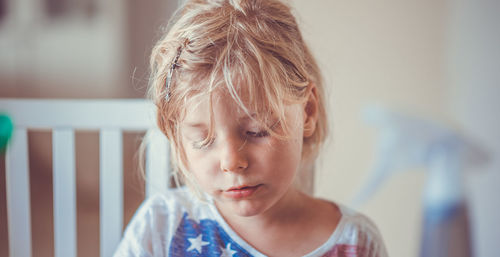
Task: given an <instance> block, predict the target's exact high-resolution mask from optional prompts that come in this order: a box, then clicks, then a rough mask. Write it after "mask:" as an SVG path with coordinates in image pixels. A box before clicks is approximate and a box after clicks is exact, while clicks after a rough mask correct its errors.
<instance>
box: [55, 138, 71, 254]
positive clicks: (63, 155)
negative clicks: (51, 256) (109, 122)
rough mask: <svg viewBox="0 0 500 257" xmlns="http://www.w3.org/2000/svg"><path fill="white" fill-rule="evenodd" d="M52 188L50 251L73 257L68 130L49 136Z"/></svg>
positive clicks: (69, 140) (69, 139)
mask: <svg viewBox="0 0 500 257" xmlns="http://www.w3.org/2000/svg"><path fill="white" fill-rule="evenodd" d="M52 153H53V154H52V156H53V187H54V251H55V256H56V257H66V256H67V257H76V253H77V248H76V173H75V135H74V131H73V130H72V129H54V130H53V133H52Z"/></svg>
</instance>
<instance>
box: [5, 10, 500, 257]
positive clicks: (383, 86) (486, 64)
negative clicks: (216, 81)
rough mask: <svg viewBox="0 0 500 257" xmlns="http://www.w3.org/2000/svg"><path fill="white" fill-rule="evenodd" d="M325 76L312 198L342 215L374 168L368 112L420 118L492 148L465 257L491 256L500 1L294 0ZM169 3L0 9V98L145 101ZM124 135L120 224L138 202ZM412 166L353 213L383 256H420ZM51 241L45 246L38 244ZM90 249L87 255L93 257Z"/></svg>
mask: <svg viewBox="0 0 500 257" xmlns="http://www.w3.org/2000/svg"><path fill="white" fill-rule="evenodd" d="M291 4H292V5H293V6H294V7H295V9H296V14H297V17H298V20H299V23H300V24H301V27H302V30H303V34H304V38H305V39H306V41H307V42H308V43H309V45H310V47H311V49H312V51H313V53H314V54H315V56H316V57H317V59H318V62H319V64H320V66H321V68H322V71H323V74H324V77H325V80H326V85H327V91H328V96H327V97H326V99H328V104H329V106H328V108H329V118H330V122H331V126H332V130H331V137H330V139H329V141H328V142H327V145H326V147H325V149H324V151H323V152H322V157H321V158H320V160H319V162H318V165H317V169H316V176H315V179H316V180H315V191H316V194H317V195H318V196H320V197H323V198H327V199H330V200H334V201H338V202H340V203H345V204H349V203H350V201H351V199H352V198H353V196H354V195H355V194H356V192H357V191H358V190H359V189H360V188H361V185H362V184H363V182H364V181H365V180H366V178H367V176H368V173H369V171H370V169H371V168H372V166H373V165H374V161H375V158H376V153H375V151H374V150H375V143H376V137H377V134H376V131H375V130H374V129H373V128H372V127H370V126H367V125H366V124H365V123H364V122H363V120H362V119H361V111H362V110H363V108H364V107H365V106H367V105H370V104H377V105H382V106H387V107H388V108H392V109H394V110H401V111H404V112H407V113H413V114H417V115H419V116H421V117H427V118H429V119H432V120H436V121H439V122H442V123H445V124H448V125H449V126H451V127H453V128H454V129H456V130H457V131H461V132H462V133H464V134H467V135H468V136H469V137H470V138H472V139H474V140H475V141H476V142H477V143H478V144H480V145H482V146H483V147H484V148H485V149H487V151H488V154H489V156H490V160H489V162H488V164H487V165H484V166H481V167H477V168H476V169H474V170H468V171H467V172H466V173H465V177H464V178H465V182H466V183H465V191H466V199H467V201H468V205H469V219H470V220H469V222H470V237H471V241H472V246H473V247H472V248H473V254H474V256H478V257H495V256H499V255H500V251H499V250H498V247H497V246H496V244H497V242H498V239H499V238H500V225H499V224H500V223H499V222H498V220H497V218H498V217H500V200H499V199H498V196H500V187H498V183H500V160H499V156H500V118H499V115H498V112H499V111H500V101H498V100H497V99H498V97H500V48H499V47H498V46H499V45H500V16H499V15H498V13H500V1H496V0H454V1H447V0H437V1H397V0H380V1H363V2H361V1H336V0H316V1H300V0H293V1H291ZM177 5H178V1H177V0H163V1H159V0H154V1H153V0H151V1H121V0H108V1H105V0H41V1H40V0H0V97H2V98H74V99H76V98H143V97H144V95H145V89H146V85H147V77H148V74H147V71H148V56H149V53H150V49H151V47H152V45H153V43H154V42H155V41H156V40H157V39H158V38H159V37H160V36H161V31H162V30H161V29H160V28H161V27H162V26H164V25H166V23H167V20H168V19H169V17H170V15H171V13H172V12H173V11H174V10H175V8H176V7H177ZM141 136H142V135H141V134H137V133H128V134H125V136H124V168H125V170H124V174H125V177H124V189H125V220H124V221H125V223H127V222H128V220H129V219H130V217H131V215H132V214H133V212H134V210H135V209H136V208H137V206H138V205H139V204H140V202H141V201H142V200H143V198H144V193H143V190H144V185H143V182H141V180H140V179H139V176H138V175H137V170H136V168H135V167H136V166H137V163H136V161H135V160H136V159H135V152H136V149H137V146H138V144H139V141H140V137H141ZM29 140H30V145H29V161H30V178H31V202H32V216H31V218H32V233H33V256H34V257H45V256H47V257H48V256H53V255H54V249H53V241H52V236H53V221H52V171H51V170H52V161H51V160H52V157H51V150H50V149H51V133H50V132H49V131H31V132H30V133H29ZM98 142H99V138H98V134H97V132H93V131H78V132H77V133H76V147H77V149H76V151H77V156H79V157H78V158H77V160H76V163H77V184H78V185H77V201H78V206H77V212H78V214H77V217H78V236H77V237H78V255H79V256H98V254H99V248H98V247H94V246H97V245H98V243H99V214H98V210H99V197H98V193H99V185H98V181H99V174H98V169H99V164H98ZM4 163H5V157H4V156H3V155H2V156H1V157H0V256H8V242H7V225H6V224H7V223H6V222H7V212H6V203H5V202H6V196H5V169H4ZM426 176H427V174H426V173H425V172H421V170H418V169H415V170H411V171H409V172H404V173H398V174H396V175H394V176H392V177H390V178H389V179H387V181H385V183H384V184H383V186H382V187H381V188H380V190H379V191H377V192H376V193H375V194H373V195H372V197H371V198H370V199H369V200H368V201H366V202H365V203H363V204H362V205H361V206H360V210H361V211H362V212H363V213H365V214H367V215H368V216H370V217H371V218H372V219H373V220H374V221H375V223H376V224H377V225H378V227H379V229H380V231H381V233H382V236H383V237H384V240H385V242H386V244H387V248H388V251H389V254H390V256H408V257H412V256H418V255H419V250H420V249H419V247H420V242H421V238H420V237H421V233H422V220H423V218H422V213H423V210H422V192H423V189H422V188H423V187H424V185H425V180H426ZM47 235H50V236H47ZM88 246H93V247H88Z"/></svg>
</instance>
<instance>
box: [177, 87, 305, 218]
mask: <svg viewBox="0 0 500 257" xmlns="http://www.w3.org/2000/svg"><path fill="white" fill-rule="evenodd" d="M212 108H213V122H214V128H213V129H214V138H213V140H210V141H209V143H208V144H207V145H202V144H201V143H200V142H202V141H203V139H205V138H206V136H207V135H208V131H209V127H210V120H209V115H210V110H209V103H208V101H205V102H202V103H199V105H190V107H188V109H187V113H186V117H185V119H184V120H183V122H182V123H181V137H182V145H183V147H184V149H185V153H186V156H187V165H188V169H189V172H192V174H193V175H194V178H195V179H196V181H197V183H198V185H199V186H200V187H201V189H202V190H203V191H205V192H206V193H208V194H209V195H211V196H212V197H213V199H214V200H215V203H216V205H217V206H218V207H219V209H220V210H221V211H222V212H223V213H224V212H225V211H226V212H230V213H231V214H237V215H239V216H254V215H258V214H261V213H263V212H264V211H266V210H269V209H270V208H272V207H276V206H280V205H279V204H277V203H279V201H280V200H283V199H285V196H286V195H287V194H289V193H291V192H292V191H293V190H295V189H294V188H293V186H292V183H293V180H294V177H295V175H296V174H297V171H298V169H299V165H300V162H301V153H302V142H303V117H304V114H303V107H302V105H301V104H295V105H289V106H287V109H286V118H287V123H288V124H291V125H292V126H291V127H290V135H289V137H288V138H287V140H283V139H278V138H275V137H272V136H270V135H269V134H268V132H266V131H265V130H263V126H262V125H261V124H259V123H258V122H256V121H254V120H252V119H250V118H249V117H248V116H247V114H245V113H244V112H243V111H242V110H241V109H240V108H239V107H238V105H237V104H236V103H235V102H234V101H233V100H232V99H231V97H230V96H227V95H225V96H219V97H216V98H215V99H214V101H213V106H212ZM255 115H258V114H255ZM274 122H275V121H273V122H272V123H274ZM268 125H269V126H271V125H273V124H268ZM274 127H275V129H277V130H278V129H280V126H279V125H278V126H274ZM276 132H278V133H279V132H280V131H276ZM281 202H284V201H281Z"/></svg>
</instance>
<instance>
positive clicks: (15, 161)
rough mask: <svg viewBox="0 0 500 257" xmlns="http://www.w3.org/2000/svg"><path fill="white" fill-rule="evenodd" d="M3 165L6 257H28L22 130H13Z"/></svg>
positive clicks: (25, 155)
mask: <svg viewBox="0 0 500 257" xmlns="http://www.w3.org/2000/svg"><path fill="white" fill-rule="evenodd" d="M5 161H6V167H5V168H6V169H5V170H6V187H7V218H8V223H9V224H8V227H9V254H10V256H11V257H12V256H16V257H17V256H19V257H31V209H30V185H29V168H28V167H29V166H28V133H27V131H26V129H23V128H21V129H16V130H14V134H13V138H12V141H11V144H10V146H9V148H8V149H7V153H6V160H5Z"/></svg>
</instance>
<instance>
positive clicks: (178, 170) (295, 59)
mask: <svg viewBox="0 0 500 257" xmlns="http://www.w3.org/2000/svg"><path fill="white" fill-rule="evenodd" d="M167 29H168V32H167V33H166V34H165V35H164V36H163V37H162V38H161V39H160V40H159V41H158V42H157V43H156V45H155V46H154V48H153V51H152V54H151V60H150V62H151V78H150V87H149V96H150V98H151V99H152V100H153V102H154V103H155V105H156V106H157V122H158V127H159V128H160V129H161V131H162V132H163V133H164V134H165V135H166V136H167V138H168V139H169V141H170V144H171V149H172V151H171V154H172V163H173V166H174V174H175V175H180V176H178V177H180V179H181V181H182V182H184V183H186V184H188V185H190V184H191V185H192V184H193V183H194V181H193V178H192V176H190V174H189V172H188V168H187V164H186V156H185V151H184V149H183V148H182V143H181V139H180V137H181V136H180V131H179V127H180V123H181V121H182V119H183V115H185V113H184V112H185V109H186V106H187V104H189V103H190V102H191V101H192V100H193V99H197V100H200V99H203V98H206V97H208V99H211V97H212V95H213V94H214V93H215V92H225V93H227V94H229V95H230V96H231V97H232V99H233V100H234V101H235V102H236V103H237V104H238V105H239V106H240V107H241V109H242V110H244V111H245V112H246V113H247V114H249V111H248V110H254V111H257V112H258V113H259V114H262V113H263V114H272V116H274V118H277V119H278V120H279V121H280V122H279V126H281V128H282V130H281V131H285V133H283V135H279V134H277V133H274V134H272V136H277V137H280V136H286V131H287V130H286V128H287V120H285V112H284V110H285V106H286V105H287V104H290V103H299V102H302V103H304V102H306V101H307V98H308V96H309V93H310V90H308V89H310V87H312V86H313V84H314V85H315V86H316V91H317V101H318V114H319V115H318V120H317V124H316V129H315V131H314V133H313V135H312V136H311V137H308V138H304V148H303V156H307V157H308V158H310V157H312V160H314V158H315V157H316V156H317V153H318V150H319V147H320V145H321V143H322V142H323V141H324V140H325V137H326V134H327V130H328V128H327V127H328V126H327V119H326V114H325V107H324V99H323V81H322V77H321V74H320V71H319V68H318V66H317V64H316V61H315V60H314V58H313V56H312V54H311V52H310V51H309V49H308V47H307V46H306V44H305V42H304V41H303V39H302V35H301V33H300V31H299V27H298V25H297V22H296V20H295V18H294V16H293V15H292V12H291V8H290V7H289V6H288V5H286V4H285V3H283V2H281V1H278V0H188V1H186V2H185V3H184V5H183V6H181V8H180V9H179V10H177V12H176V13H175V14H174V16H173V18H172V19H171V21H170V23H169V26H168V28H167ZM169 72H170V74H171V77H169ZM167 77H169V78H168V79H167ZM243 98H244V99H243ZM197 102H198V101H197ZM268 116H269V115H261V116H257V117H255V119H258V120H259V121H260V122H262V124H268V123H267V122H265V121H266V119H267V118H269V117H268ZM267 129H268V130H269V131H271V133H272V130H271V129H270V128H269V127H267ZM209 134H210V133H209ZM207 140H208V139H207Z"/></svg>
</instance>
